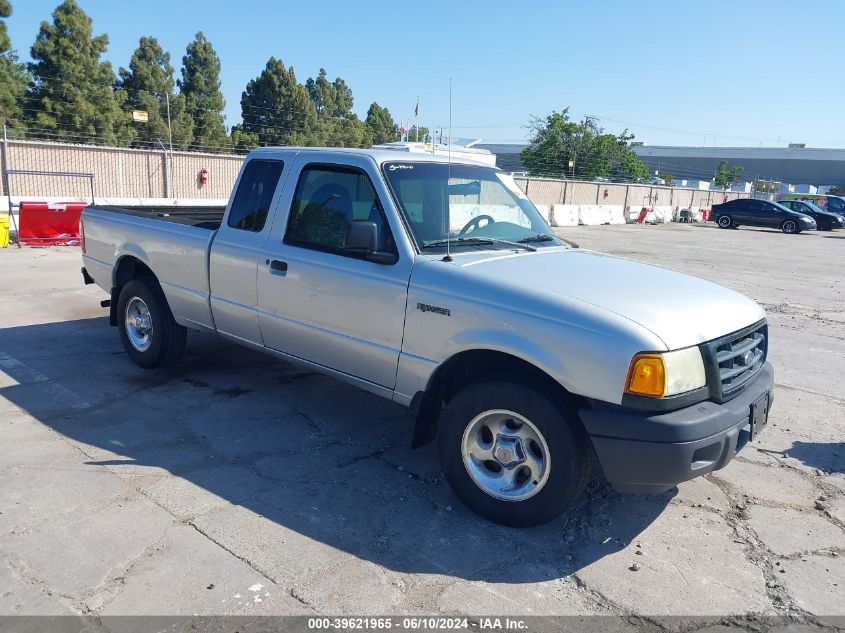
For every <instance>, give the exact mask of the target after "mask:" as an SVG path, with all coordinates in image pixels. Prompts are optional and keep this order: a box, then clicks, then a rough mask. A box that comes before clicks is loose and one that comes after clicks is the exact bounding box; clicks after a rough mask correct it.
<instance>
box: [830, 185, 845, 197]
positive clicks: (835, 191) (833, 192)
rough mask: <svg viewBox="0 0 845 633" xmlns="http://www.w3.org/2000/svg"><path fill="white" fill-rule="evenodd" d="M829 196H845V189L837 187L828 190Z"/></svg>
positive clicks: (840, 186)
mask: <svg viewBox="0 0 845 633" xmlns="http://www.w3.org/2000/svg"><path fill="white" fill-rule="evenodd" d="M827 195H829V196H845V187H844V186H842V185H836V186H835V187H831V188H830V189H828V190H827Z"/></svg>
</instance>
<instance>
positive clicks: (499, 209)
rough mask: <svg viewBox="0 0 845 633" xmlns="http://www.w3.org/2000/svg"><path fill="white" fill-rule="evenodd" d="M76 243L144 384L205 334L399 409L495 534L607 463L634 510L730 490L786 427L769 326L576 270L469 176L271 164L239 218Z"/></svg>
mask: <svg viewBox="0 0 845 633" xmlns="http://www.w3.org/2000/svg"><path fill="white" fill-rule="evenodd" d="M82 228H83V232H84V237H83V248H82V252H83V262H84V268H83V269H82V273H83V277H84V279H85V282H86V283H96V284H98V285H99V286H100V287H101V288H102V289H103V290H105V291H106V292H107V293H109V294H110V296H111V298H110V299H109V300H106V301H104V302H103V304H104V305H108V306H109V307H110V322H111V324H112V325H114V326H117V328H118V331H119V333H120V338H121V340H122V342H123V346H124V347H125V349H126V353H127V354H128V356H129V358H130V359H131V360H132V361H133V362H135V363H136V364H137V365H139V366H141V367H144V368H147V369H153V368H156V367H159V366H161V365H164V364H167V363H172V362H174V361H176V360H177V358H178V357H179V354H180V352H181V351H182V350H183V348H184V347H185V339H186V334H187V331H188V330H200V331H205V332H215V333H217V334H219V335H220V336H222V337H224V338H226V339H229V340H230V341H234V342H236V343H239V344H241V345H244V346H246V347H250V348H253V349H257V350H261V351H264V352H266V353H268V354H271V355H273V356H276V357H278V358H280V359H283V360H286V361H291V362H295V363H300V364H302V365H304V366H306V367H308V368H310V369H313V370H316V371H320V372H323V373H326V374H328V375H330V376H334V377H336V378H338V379H340V380H344V381H347V382H349V383H351V384H353V385H356V386H358V387H360V388H362V389H365V390H367V391H370V392H372V393H375V394H378V395H380V396H383V397H385V398H390V399H392V400H393V401H395V402H397V403H400V404H402V405H404V406H407V407H409V408H410V409H411V411H412V412H413V417H414V432H413V440H412V444H413V445H414V446H419V445H422V444H425V443H427V442H430V441H436V442H437V444H438V447H439V460H440V463H441V466H442V469H443V472H444V474H445V477H446V479H447V480H448V482H449V484H450V485H451V487H452V489H453V490H454V492H455V494H456V495H457V496H458V497H459V498H460V499H461V500H462V501H463V502H464V503H465V504H466V505H467V506H469V507H470V508H471V509H472V510H474V511H475V512H477V513H479V514H480V515H482V516H484V517H486V518H488V519H490V520H492V521H496V522H499V523H504V524H508V525H514V526H531V525H537V524H540V523H543V522H545V521H548V520H550V519H552V518H554V517H555V516H557V515H558V514H560V513H561V511H563V509H564V508H566V507H567V506H569V505H571V504H572V503H573V502H574V501H575V500H576V499H577V498H578V496H579V495H580V494H581V493H582V491H583V490H584V486H585V485H586V483H587V481H588V478H589V477H590V470H591V465H592V464H593V463H594V462H595V461H597V462H598V463H599V464H600V466H601V469H602V471H603V473H604V476H605V477H606V479H607V481H608V482H609V483H610V484H611V485H612V486H613V487H614V488H615V489H616V490H618V491H621V492H641V493H657V492H661V491H665V490H668V489H671V488H672V487H673V486H675V485H676V484H678V483H679V482H682V481H685V480H687V479H691V478H693V477H697V476H700V475H703V474H705V473H708V472H710V471H713V470H716V469H718V468H722V467H723V466H725V465H726V464H727V463H728V462H729V461H730V460H731V459H732V458H733V456H734V455H735V454H736V453H737V452H738V451H739V450H741V449H742V448H743V447H744V446H745V445H746V444H747V443H748V442H749V441H750V440H752V439H753V438H754V437H755V436H756V435H757V434H758V433H759V432H760V431H761V430H762V429H763V428H764V427H765V425H766V420H767V416H768V412H769V408H770V406H771V404H772V386H773V377H774V374H773V370H772V366H771V365H770V364H769V363H768V362H767V360H766V358H767V351H768V331H767V326H766V315H765V313H764V312H763V310H762V309H761V308H760V306H759V305H757V304H756V303H754V302H753V301H751V300H750V299H747V298H746V297H744V296H742V295H740V294H738V293H736V292H734V291H732V290H728V289H726V288H723V287H721V286H718V285H716V284H713V283H710V282H708V281H703V280H701V279H697V278H695V277H691V276H687V275H683V274H679V273H676V272H672V271H669V270H665V269H663V268H659V267H655V266H650V265H646V264H642V263H638V262H635V261H631V260H628V259H623V258H620V257H611V256H608V255H604V254H601V253H596V252H591V251H587V250H584V249H580V248H577V247H575V245H574V244H572V243H570V242H567V241H566V240H564V239H562V238H560V237H558V236H556V235H555V233H554V232H553V231H552V229H551V228H549V225H548V224H547V223H546V221H545V220H544V219H543V218H542V217H541V215H540V213H538V211H537V209H536V208H535V207H534V206H533V205H532V204H531V202H530V201H529V200H528V198H527V197H526V196H525V194H524V193H523V192H522V191H521V190H520V189H519V188H518V187H517V186H516V185H515V184H514V181H513V180H512V179H511V178H510V177H509V176H508V175H506V174H505V173H503V172H502V171H500V170H498V169H496V168H494V167H490V166H484V165H479V164H474V163H472V162H468V161H467V160H464V159H462V160H456V161H452V162H449V161H447V160H446V159H445V158H444V157H441V156H435V155H431V154H422V153H419V154H412V153H405V152H399V151H396V150H390V149H382V150H352V149H315V148H261V149H257V150H255V151H253V152H252V153H250V154H249V155H248V156H247V157H246V159H245V161H244V164H243V167H242V168H241V171H240V174H239V176H238V179H237V182H236V184H235V188H234V192H233V194H232V196H231V199H230V201H229V203H228V205H227V206H226V208H225V209H180V210H174V209H170V210H168V209H157V208H108V207H89V208H87V209H85V211H84V213H83V215H82ZM268 415H272V413H271V412H268Z"/></svg>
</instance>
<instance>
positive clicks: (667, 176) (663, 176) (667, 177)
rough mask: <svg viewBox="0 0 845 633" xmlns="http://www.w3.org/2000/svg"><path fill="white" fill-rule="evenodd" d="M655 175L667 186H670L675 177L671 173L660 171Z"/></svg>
mask: <svg viewBox="0 0 845 633" xmlns="http://www.w3.org/2000/svg"><path fill="white" fill-rule="evenodd" d="M657 177H658V178H660V180H662V181H663V184H664V185H666V186H667V187H671V186H672V183H673V182H675V177H674V176H673V175H672V174H664V173H663V172H661V173H660V174H658V176H657Z"/></svg>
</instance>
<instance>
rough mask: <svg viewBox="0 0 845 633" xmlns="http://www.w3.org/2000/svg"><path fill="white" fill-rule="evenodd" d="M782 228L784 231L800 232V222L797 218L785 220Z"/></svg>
mask: <svg viewBox="0 0 845 633" xmlns="http://www.w3.org/2000/svg"><path fill="white" fill-rule="evenodd" d="M780 230H781V231H783V232H784V233H798V230H799V229H798V223H797V222H796V221H795V220H784V222H783V224H781V225H780Z"/></svg>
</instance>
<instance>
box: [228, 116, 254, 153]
mask: <svg viewBox="0 0 845 633" xmlns="http://www.w3.org/2000/svg"><path fill="white" fill-rule="evenodd" d="M229 142H230V144H231V146H232V149H233V150H234V151H235V153H236V154H246V153H248V152H249V151H250V150H253V149H255V148H256V147H258V134H255V133H254V132H247V131H245V130H244V128H243V125H242V124H240V123H238V124H237V125H233V126H232V133H231V134H230V135H229Z"/></svg>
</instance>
